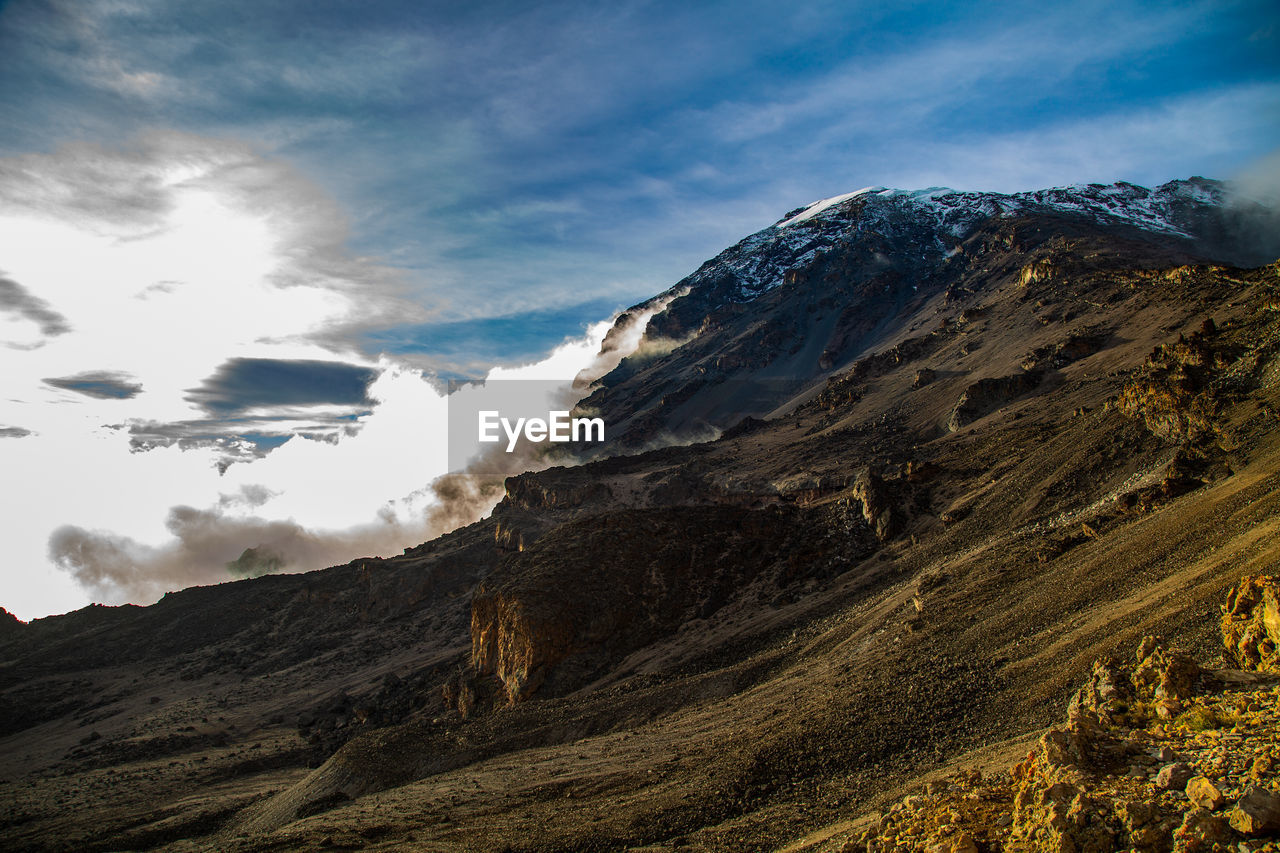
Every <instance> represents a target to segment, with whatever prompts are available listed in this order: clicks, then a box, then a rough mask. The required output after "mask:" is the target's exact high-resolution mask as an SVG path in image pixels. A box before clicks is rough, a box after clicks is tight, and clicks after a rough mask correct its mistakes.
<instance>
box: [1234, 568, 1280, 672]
mask: <svg viewBox="0 0 1280 853" xmlns="http://www.w3.org/2000/svg"><path fill="white" fill-rule="evenodd" d="M1222 642H1223V645H1225V646H1226V652H1227V657H1228V659H1230V660H1232V661H1234V662H1235V663H1236V664H1237V665H1238V666H1240V667H1241V668H1242V669H1248V670H1261V671H1270V672H1278V671H1280V654H1277V647H1280V576H1276V575H1251V576H1249V577H1246V578H1244V579H1243V580H1241V581H1240V583H1239V584H1237V585H1236V586H1235V587H1233V588H1232V589H1231V591H1230V592H1228V593H1227V602H1226V604H1225V605H1223V608H1222Z"/></svg>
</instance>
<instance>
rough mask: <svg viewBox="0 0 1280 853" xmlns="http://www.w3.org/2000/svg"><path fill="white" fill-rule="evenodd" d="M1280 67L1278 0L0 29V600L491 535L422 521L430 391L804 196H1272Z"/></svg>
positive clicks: (543, 366) (588, 322) (118, 20)
mask: <svg viewBox="0 0 1280 853" xmlns="http://www.w3.org/2000/svg"><path fill="white" fill-rule="evenodd" d="M1278 40H1280V9H1277V8H1276V7H1275V5H1274V3H1265V2H1203V3H1134V2H1119V3H1116V2H1093V1H1092V0H1082V1H1081V2H1075V3H1071V4H1044V3H981V4H974V3H963V4H962V3H897V4H886V3H857V2H822V1H821V0H816V1H815V2H805V0H793V2H789V3H779V2H769V3H764V2H755V0H734V2H723V3H718V2H695V3H690V2H670V3H667V2H626V0H623V2H609V3H587V2H536V3H529V2H525V3H509V2H508V3H493V2H489V3H486V2H468V3H460V2H458V3H444V2H378V0H370V2H350V1H348V2H325V1H324V0H296V2H288V1H286V2H264V0H252V2H244V1H243V0H218V2H208V3H178V2H172V0H52V2H51V1H50V0H9V2H4V0H0V470H3V471H4V472H5V475H6V477H7V478H8V480H9V481H10V482H13V483H17V484H18V486H17V487H16V488H10V489H5V490H0V527H2V528H3V531H2V532H3V533H4V534H5V536H6V542H7V543H8V546H7V549H8V550H7V555H8V557H9V559H7V560H6V561H5V562H4V564H3V565H0V606H5V607H8V608H9V609H10V610H12V611H14V612H16V613H18V614H19V615H20V616H22V617H23V618H30V617H33V616H41V615H44V614H47V613H54V612H62V611H65V610H68V609H71V608H72V607H76V606H80V605H81V604H84V603H86V602H87V601H90V600H94V601H103V602H108V603H119V602H121V601H135V602H139V603H146V602H148V601H153V600H155V598H156V597H157V596H158V595H159V594H160V593H162V592H164V591H165V590H168V589H176V588H181V587H183V586H187V585H190V584H193V583H210V582H216V581H218V580H223V579H226V578H227V577H229V575H228V569H227V566H228V564H232V563H234V562H235V560H236V559H237V558H238V557H239V555H241V554H242V552H243V551H244V550H245V549H246V548H255V549H259V550H261V549H266V550H267V551H270V552H271V553H272V554H274V555H276V556H278V557H280V562H283V563H284V564H286V565H287V566H288V568H289V570H302V569H307V568H317V567H321V566H324V565H331V564H336V563H341V562H345V561H347V560H349V559H351V558H353V557H355V556H358V555H367V554H371V553H377V554H384V555H385V554H394V553H399V551H400V549H401V548H403V547H406V546H410V545H416V544H418V543H419V542H421V541H423V540H424V539H425V538H428V537H429V536H431V535H435V534H436V533H439V532H441V530H443V529H447V526H446V527H442V526H441V525H442V524H445V523H446V522H447V524H448V525H456V524H458V523H464V522H465V521H468V520H472V519H473V518H474V517H478V515H476V514H475V513H479V512H483V511H487V510H486V507H488V506H492V500H495V499H496V498H494V496H493V495H492V494H489V493H484V494H479V493H477V494H475V495H473V496H472V497H474V498H475V500H474V501H473V502H472V503H471V504H469V507H470V509H468V512H473V511H474V512H473V514H472V515H470V516H467V517H462V516H455V515H449V516H448V517H447V518H446V519H445V520H444V521H441V520H440V518H439V517H438V516H437V515H433V514H432V513H433V512H435V511H436V510H438V509H439V508H440V506H441V502H440V501H438V500H437V497H438V495H437V493H436V491H434V490H433V488H432V487H431V486H430V484H431V483H433V481H434V478H435V477H437V476H438V475H440V474H442V473H444V472H445V471H446V470H447V468H448V463H447V461H446V456H445V447H446V445H447V444H448V442H449V439H450V436H449V435H448V434H447V430H446V428H445V426H444V424H445V421H446V419H447V418H446V409H447V405H448V400H447V398H446V397H445V396H444V394H443V392H442V391H441V388H442V380H444V379H451V378H466V377H486V376H487V377H488V378H490V379H496V378H506V379H511V378H516V379H520V378H525V379H527V378H535V377H536V378H539V379H549V380H556V381H562V380H567V379H569V378H571V377H572V376H574V375H575V373H576V372H577V370H578V369H579V368H581V367H583V366H584V365H587V364H589V363H591V362H592V360H593V358H594V354H595V352H596V350H597V348H598V346H599V340H600V336H601V335H603V333H604V330H605V328H606V325H605V324H604V323H603V322H602V321H605V320H607V319H608V318H609V317H610V316H611V315H612V314H613V313H614V312H615V311H616V310H618V309H621V308H624V307H627V306H629V305H632V304H635V303H637V302H639V301H641V300H644V299H646V298H648V297H649V296H652V295H654V294H656V293H659V292H661V291H663V290H665V289H666V288H668V287H669V286H671V285H672V284H674V283H675V282H676V281H677V280H679V279H680V278H682V277H683V276H685V275H686V274H688V273H690V272H692V271H693V270H694V269H696V268H697V267H698V266H699V265H700V264H701V263H702V262H703V261H704V260H706V259H708V258H710V257H712V256H713V255H715V254H716V253H717V252H719V251H720V250H721V249H723V248H725V247H727V246H729V245H731V244H732V243H734V242H735V241H737V240H738V239H740V238H742V237H744V236H746V235H747V234H750V233H752V232H754V231H757V230H759V229H761V228H764V227H766V226H768V225H770V224H772V223H773V222H775V221H777V220H778V219H780V218H781V217H782V216H783V215H784V214H785V213H786V212H787V211H790V210H793V209H795V208H798V207H801V206H803V205H806V204H808V203H809V202H811V201H814V200H816V199H819V198H823V197H828V196H834V195H839V194H842V193H845V192H849V191H851V190H854V189H857V188H859V187H863V186H868V185H885V186H895V187H903V188H921V187H928V186H951V187H955V188H959V189H973V190H997V191H1018V190H1028V189H1038V188H1042V187H1046V186H1056V185H1063V184H1070V183H1084V182H1094V181H1099V182H1110V181H1115V180H1127V181H1132V182H1134V183H1139V184H1144V185H1147V186H1150V185H1153V184H1158V183H1161V182H1164V181H1167V180H1170V179H1173V178H1179V177H1189V176H1191V175H1197V174H1198V175H1206V176H1210V177H1219V178H1231V177H1233V176H1235V175H1237V174H1241V173H1242V170H1246V169H1254V170H1257V169H1259V168H1260V167H1259V166H1258V164H1260V163H1269V164H1270V165H1271V167H1274V166H1275V165H1276V162H1277V159H1276V157H1275V156H1271V157H1270V158H1269V157H1268V155H1274V152H1276V150H1277V149H1278V148H1280V44H1278ZM1264 168H1265V167H1264ZM1273 171H1274V169H1273ZM1255 173H1257V172H1255ZM1259 174H1261V173H1259ZM1273 189H1274V188H1273ZM632 331H633V333H634V335H633V336H635V335H638V333H639V330H638V329H635V330H632ZM628 340H631V338H628ZM596 366H597V367H599V366H600V365H599V364H597V365H596ZM512 464H516V463H512ZM520 464H523V463H520ZM509 473H515V470H512V471H510V472H509ZM442 482H443V481H442ZM450 482H453V481H450ZM453 485H454V486H456V485H457V484H456V483H454V484H453ZM468 500H470V499H468ZM485 501H489V503H488V504H485ZM433 508H434V509H433Z"/></svg>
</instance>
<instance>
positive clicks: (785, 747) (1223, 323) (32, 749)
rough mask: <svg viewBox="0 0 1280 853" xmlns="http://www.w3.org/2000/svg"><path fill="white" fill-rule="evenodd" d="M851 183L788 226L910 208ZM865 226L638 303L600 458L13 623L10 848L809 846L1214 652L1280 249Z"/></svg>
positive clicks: (1268, 403) (6, 762)
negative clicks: (746, 288)
mask: <svg viewBox="0 0 1280 853" xmlns="http://www.w3.org/2000/svg"><path fill="white" fill-rule="evenodd" d="M1124 192H1129V191H1128V190H1125V191H1124ZM1134 192H1135V194H1136V191H1134ZM1174 194H1175V195H1176V193H1174ZM866 195H868V194H867V193H864V194H863V195H861V196H855V197H851V198H848V199H846V200H845V201H843V202H838V203H835V204H831V205H828V206H827V207H825V208H823V209H822V210H818V211H815V212H814V214H813V215H812V216H811V217H809V218H808V219H805V220H802V221H800V222H796V223H793V224H792V225H789V226H787V228H786V229H783V230H784V231H785V232H789V233H787V236H786V239H787V240H791V239H792V237H791V234H802V233H803V231H804V229H809V230H810V231H814V232H816V231H821V230H822V229H824V228H825V229H831V230H832V232H833V233H835V234H836V237H832V239H833V241H836V238H837V237H838V236H839V234H838V233H836V232H837V231H838V229H841V228H844V229H847V228H848V227H849V225H850V223H851V222H852V221H853V220H852V219H851V217H853V216H854V215H855V211H854V209H855V208H858V210H859V211H863V212H865V210H866V207H867V206H868V205H878V204H881V202H884V204H885V205H887V206H889V207H891V208H893V209H895V210H896V209H899V208H902V209H906V208H911V209H915V206H916V205H917V204H918V203H920V202H919V200H918V199H917V200H905V201H904V200H903V199H897V200H895V198H894V197H887V198H886V199H882V200H881V201H873V200H871V199H868V198H865V196H866ZM935 201H936V199H934V198H930V199H929V200H928V204H929V205H933V204H934V203H935ZM1193 201H1194V200H1193ZM811 208H812V206H810V209H811ZM804 210H805V208H800V209H797V211H799V212H796V211H793V212H792V216H790V217H784V218H783V219H782V220H779V221H780V222H785V221H786V220H787V219H789V218H793V217H794V216H796V215H800V213H803V211H804ZM857 215H858V216H861V213H859V214H857ZM930 215H931V216H932V214H930ZM857 221H862V220H861V219H858V220H857ZM868 221H869V220H868ZM876 222H878V223H880V224H879V225H877V226H876V229H878V230H876V229H873V230H871V231H864V233H863V234H862V236H860V237H859V238H858V239H856V240H850V241H847V242H845V243H839V242H838V241H836V242H833V243H832V244H831V245H832V247H834V248H831V249H829V250H828V251H826V252H823V253H818V252H814V253H813V255H812V256H811V257H809V258H808V259H807V260H805V261H803V262H796V263H792V262H791V261H787V262H786V263H785V264H784V263H783V262H782V261H781V260H780V258H782V256H781V255H777V256H771V255H770V254H769V251H770V250H768V249H763V250H761V251H762V252H763V254H762V255H761V256H759V257H758V258H756V259H755V260H754V261H752V262H751V263H753V264H754V266H751V269H759V270H763V271H766V272H767V274H768V275H769V276H773V275H775V272H773V270H774V269H775V268H778V269H780V270H781V271H780V272H779V273H777V275H779V279H778V281H779V282H780V284H778V285H776V286H771V287H769V288H765V289H763V290H761V291H760V292H759V293H758V294H756V295H755V296H754V297H753V298H752V299H750V300H749V301H748V302H745V303H725V302H716V304H715V305H714V307H708V306H711V303H712V302H714V301H715V298H718V295H719V294H724V293H731V292H735V291H734V288H735V287H736V286H737V284H736V281H735V280H734V279H733V278H732V277H731V276H728V275H725V274H724V270H719V271H717V270H716V268H715V266H714V264H712V265H711V266H708V265H704V266H703V267H702V268H701V269H700V271H702V272H704V273H705V275H704V278H703V279H700V280H699V281H702V282H705V283H707V285H708V287H707V288H705V289H700V288H698V287H690V288H689V289H688V291H687V292H683V289H684V288H685V287H687V286H688V281H687V280H686V281H685V282H684V283H683V284H682V283H678V284H677V286H675V287H673V288H672V289H669V290H668V291H666V292H665V293H664V294H661V295H659V296H658V297H655V300H659V299H665V300H667V302H666V304H665V309H664V310H662V311H661V312H659V313H657V314H655V315H654V317H653V319H652V320H651V321H650V326H649V330H648V331H647V332H646V337H645V339H644V340H642V342H641V345H640V350H639V351H638V352H637V353H635V354H634V355H632V356H630V357H629V358H628V359H624V360H623V362H622V363H621V364H620V365H619V367H618V369H617V370H616V371H615V372H614V373H612V374H610V375H608V376H606V377H605V378H604V379H603V380H602V382H601V384H600V387H599V388H597V389H596V390H595V391H594V392H593V393H592V395H591V396H589V397H587V398H586V399H585V400H584V401H583V402H582V403H581V404H580V406H581V407H584V408H595V409H596V410H598V411H602V412H605V413H606V414H607V415H608V418H609V421H610V423H611V424H615V423H616V424H618V425H620V426H621V438H622V439H624V440H623V441H621V442H620V443H619V444H617V445H615V446H614V447H612V448H610V450H611V451H619V452H618V454H617V455H614V456H611V457H609V458H603V459H598V460H595V461H587V462H585V463H584V464H580V465H575V466H560V467H551V468H548V469H545V470H542V471H538V472H532V473H526V474H521V475H518V476H516V477H511V478H508V479H507V481H506V490H505V497H504V499H503V500H502V501H501V502H500V503H499V505H498V506H497V508H496V509H495V510H494V511H493V513H492V515H491V516H490V517H489V518H487V519H483V520H481V521H478V522H476V523H474V524H472V525H469V526H467V527H464V528H461V529H459V530H458V531H455V532H454V533H452V534H448V535H447V536H445V537H442V538H441V539H437V540H433V541H432V542H430V543H425V544H423V545H420V546H416V547H411V548H408V549H406V552H405V553H404V554H403V555H401V556H399V557H395V558H389V559H386V560H378V559H373V558H369V559H361V560H356V561H353V562H352V563H351V564H349V565H347V566H343V567H334V568H331V569H327V570H323V571H320V572H313V573H308V574H305V575H293V576H271V577H264V578H257V579H251V580H244V581H239V582H236V583H233V584H224V585H219V586H217V587H210V588H205V589H201V590H189V591H186V592H183V593H177V594H174V595H171V596H168V597H166V599H165V600H164V601H163V602H161V603H159V604H157V605H152V606H151V607H147V608H118V609H116V608H101V607H98V608H92V609H86V610H85V611H79V612H78V613H77V614H69V615H68V616H64V617H55V618H52V619H50V620H35V621H33V622H32V623H31V624H29V625H27V626H24V627H22V628H20V630H19V631H18V632H16V633H15V635H14V636H11V637H5V636H0V662H2V663H0V712H3V713H0V720H2V721H3V723H4V726H3V727H0V744H3V747H2V748H0V779H3V780H5V781H3V782H0V825H3V826H4V828H5V830H6V833H7V834H8V836H9V837H10V838H12V839H13V841H12V843H13V845H14V847H15V849H22V850H49V849H58V848H59V847H73V848H76V849H85V850H92V849H102V850H108V849H168V850H175V851H177V850H199V849H219V850H229V851H249V850H307V849H316V848H318V847H324V846H328V847H365V848H369V849H388V850H392V849H424V850H426V849H430V850H459V851H461V850H493V851H497V850H512V849H517V850H538V851H552V850H618V849H631V850H644V849H648V850H653V849H679V850H725V851H727V850H773V849H778V848H781V847H784V846H790V849H795V850H801V849H805V850H817V849H822V850H835V849H840V847H839V845H840V844H842V843H843V839H842V837H841V836H839V835H838V834H836V835H824V834H823V831H824V830H823V828H824V827H830V826H833V825H839V823H840V822H841V821H846V820H852V819H853V818H855V817H857V816H859V815H863V814H867V813H869V812H870V811H871V810H872V809H874V808H876V807H878V805H880V804H884V805H887V804H889V803H891V802H894V801H896V800H897V799H898V798H900V797H901V796H902V795H903V794H904V793H906V792H908V791H910V790H911V789H912V788H913V786H916V785H918V784H919V781H920V780H921V779H923V778H925V777H927V776H928V775H929V774H931V773H935V772H938V771H940V770H941V769H942V768H945V767H950V766H955V765H956V763H957V762H961V763H963V761H965V760H967V759H966V758H965V757H966V756H974V755H987V756H997V757H998V758H999V761H1000V762H1004V764H1005V766H1008V765H1010V764H1012V763H1013V761H1012V760H1009V761H1005V758H1009V757H1011V756H1012V753H1013V752H1018V751H1025V750H1024V748H1023V746H1022V744H1024V743H1025V742H1026V739H1027V738H1030V737H1033V736H1035V735H1036V733H1038V732H1039V730H1040V729H1042V728H1043V727H1044V726H1047V725H1050V724H1052V723H1053V722H1055V721H1057V720H1059V719H1061V717H1062V713H1063V709H1064V708H1065V706H1066V703H1067V701H1068V699H1069V697H1070V695H1071V693H1072V691H1074V690H1075V688H1076V686H1077V684H1078V683H1079V682H1080V681H1081V680H1082V679H1083V678H1084V677H1085V676H1086V675H1087V674H1088V672H1089V670H1090V667H1091V665H1092V662H1093V661H1094V660H1095V659H1098V658H1104V657H1106V656H1107V655H1108V654H1110V653H1112V652H1115V651H1117V650H1120V649H1124V650H1127V649H1128V648H1131V647H1132V645H1133V644H1134V643H1136V642H1137V641H1138V640H1139V639H1140V638H1141V637H1142V636H1144V635H1147V634H1160V635H1162V636H1163V637H1164V638H1165V639H1166V640H1168V641H1170V642H1177V643H1179V644H1180V645H1181V646H1183V647H1184V648H1187V649H1188V650H1189V651H1190V652H1192V653H1195V654H1197V655H1198V656H1199V657H1200V658H1201V659H1205V660H1207V659H1209V658H1211V657H1212V656H1213V655H1214V654H1221V651H1220V650H1221V639H1220V638H1219V637H1217V635H1216V632H1215V630H1214V626H1213V625H1212V620H1211V619H1206V615H1210V614H1216V612H1217V607H1218V603H1219V602H1220V601H1222V600H1223V596H1224V595H1225V594H1226V591H1227V590H1228V589H1229V588H1231V587H1232V586H1233V585H1235V584H1236V583H1238V581H1239V580H1240V578H1241V577H1242V576H1243V575H1244V574H1246V573H1250V572H1253V573H1257V571H1258V570H1259V568H1260V567H1264V566H1265V565H1268V564H1271V563H1274V561H1275V560H1276V559H1277V558H1280V552H1278V551H1277V549H1276V547H1275V545H1274V544H1273V543H1274V542H1275V541H1280V540H1276V539H1275V538H1274V536H1271V535H1270V534H1271V533H1273V532H1274V531H1275V530H1276V528H1277V525H1280V479H1278V478H1277V476H1276V474H1275V471H1276V470H1280V465H1278V464H1277V463H1278V462H1280V428H1278V426H1277V419H1276V414H1275V413H1276V412H1277V411H1280V265H1277V264H1275V263H1271V264H1267V265H1262V266H1258V267H1255V268H1251V269H1244V268H1237V267H1233V266H1230V265H1224V264H1223V263H1222V262H1221V259H1217V260H1215V259H1214V258H1213V257H1212V256H1213V255H1214V253H1215V252H1217V251H1219V248H1220V246H1219V243H1218V242H1217V237H1215V236H1214V234H1213V229H1212V228H1209V229H1208V230H1207V232H1206V236H1204V237H1203V238H1202V239H1200V240H1199V241H1197V240H1196V239H1189V238H1186V237H1182V236H1178V235H1174V234H1171V233H1169V232H1167V231H1163V230H1161V231H1158V232H1157V231H1152V230H1149V229H1143V228H1141V227H1138V226H1132V225H1128V224H1121V223H1116V222H1112V221H1110V220H1108V219H1106V217H1105V216H1104V217H1103V218H1102V220H1094V219H1092V218H1089V217H1083V216H1079V215H1077V214H1075V213H1071V214H1063V213H1061V212H1049V213H1046V212H1043V211H1041V212H1033V213H1030V214H1027V213H1025V212H1017V213H1015V214H1014V215H1011V216H1007V217H987V218H984V219H982V220H981V221H980V222H978V223H977V224H976V226H975V227H974V228H973V230H971V231H968V232H967V233H966V235H965V236H964V238H963V239H961V240H959V241H958V244H959V251H957V252H954V253H953V254H952V255H951V256H950V258H948V257H947V255H946V253H947V251H950V249H951V248H954V246H953V247H949V248H945V249H942V250H938V249H937V241H936V240H935V239H934V238H935V237H936V235H937V232H936V229H935V226H934V225H933V224H927V225H920V224H919V223H915V224H913V223H911V222H909V221H907V220H905V219H902V220H898V219H893V218H888V219H885V218H881V219H877V220H876ZM824 223H825V224H824ZM882 226H883V227H882ZM771 228H772V229H774V231H775V232H776V231H778V228H777V226H771ZM793 229H794V230H793ZM768 230H769V229H766V231H768ZM882 232H883V233H882ZM762 233H763V232H762ZM840 233H843V232H840ZM926 244H927V245H928V246H930V247H932V248H929V250H928V252H925V253H921V252H916V251H914V250H913V249H911V248H910V247H913V246H925V245H926ZM739 245H740V246H741V245H742V244H739ZM786 245H787V246H788V247H789V248H787V249H786V251H787V252H797V253H798V254H795V255H794V257H801V256H803V255H804V254H805V253H806V252H807V251H809V250H808V249H805V247H804V245H803V244H802V243H794V244H792V243H787V244H786ZM732 248H733V247H731V249H732ZM886 250H888V251H889V252H891V253H893V254H892V255H887V254H885V252H886ZM726 251H728V250H726ZM877 256H883V259H881V258H880V257H877ZM787 257H793V256H792V255H787ZM713 260H714V259H713ZM710 263H711V262H709V264H710ZM783 267H785V268H783ZM708 271H709V272H708ZM697 274H698V273H695V274H694V275H697ZM771 280H772V279H771ZM701 290H705V291H706V292H701ZM704 297H705V298H704ZM647 304H649V303H642V305H641V306H637V310H645V308H644V306H645V305H647ZM654 304H656V301H654ZM704 309H705V310H704ZM700 310H701V311H703V313H702V314H701V315H699V313H698V312H699V311H700ZM673 330H674V331H676V332H678V336H676V337H672V336H671V335H670V334H669V333H670V332H672V331H673ZM615 339H616V335H615ZM646 341H647V343H646ZM662 341H668V342H671V341H678V342H680V345H679V346H664V345H661V342H662ZM615 342H616V341H615ZM605 346H606V347H608V346H609V341H608V340H606V343H605ZM646 346H648V347H649V349H648V350H647V351H646ZM824 355H825V356H827V357H826V358H825V359H824ZM770 383H774V384H770ZM761 387H762V388H763V391H762V393H761V395H760V396H759V398H758V399H754V398H753V399H747V398H746V397H745V396H743V395H742V393H741V390H742V388H749V389H751V390H753V391H756V390H760V388H761ZM726 388H727V389H728V391H727V392H726V390H725V389H726ZM953 427H954V428H953ZM690 428H692V431H693V432H694V434H695V435H699V436H701V437H702V438H704V439H711V440H702V441H699V442H697V443H688V442H689V435H690V433H689V429H690ZM628 441H630V443H628ZM1011 750H1012V752H1010V751H1011ZM997 763H999V762H997ZM1268 778H1274V777H1268ZM50 803H57V804H58V806H57V807H54V806H51V805H50ZM828 841H830V844H827V842H828ZM984 843H985V842H984ZM824 844H826V846H825V847H824V846H823V845H824ZM988 849H995V848H988ZM1010 849H1013V848H1010Z"/></svg>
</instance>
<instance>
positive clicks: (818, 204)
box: [778, 187, 884, 228]
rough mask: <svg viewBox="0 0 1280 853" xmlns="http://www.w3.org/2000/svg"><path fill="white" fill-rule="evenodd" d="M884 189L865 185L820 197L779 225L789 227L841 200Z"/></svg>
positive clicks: (810, 217) (844, 200)
mask: <svg viewBox="0 0 1280 853" xmlns="http://www.w3.org/2000/svg"><path fill="white" fill-rule="evenodd" d="M883 189H884V187H863V188H862V189H860V190H854V191H853V192H851V193H845V194H844V195H837V196H832V197H831V198H823V199H819V200H818V201H815V202H814V203H813V204H811V205H809V206H808V207H806V208H805V209H804V210H802V211H800V212H799V213H797V214H796V215H795V216H793V217H791V218H790V219H788V220H787V221H786V222H779V223H778V227H779V228H788V227H790V226H792V225H795V224H797V223H799V222H804V221H805V220H806V219H812V218H813V217H815V216H817V215H818V214H819V213H821V212H822V211H824V210H826V209H827V208H828V207H834V206H835V205H837V204H840V203H841V202H846V201H848V200H849V199H851V198H857V197H858V196H860V195H863V194H864V193H871V192H879V191H880V190H883Z"/></svg>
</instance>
